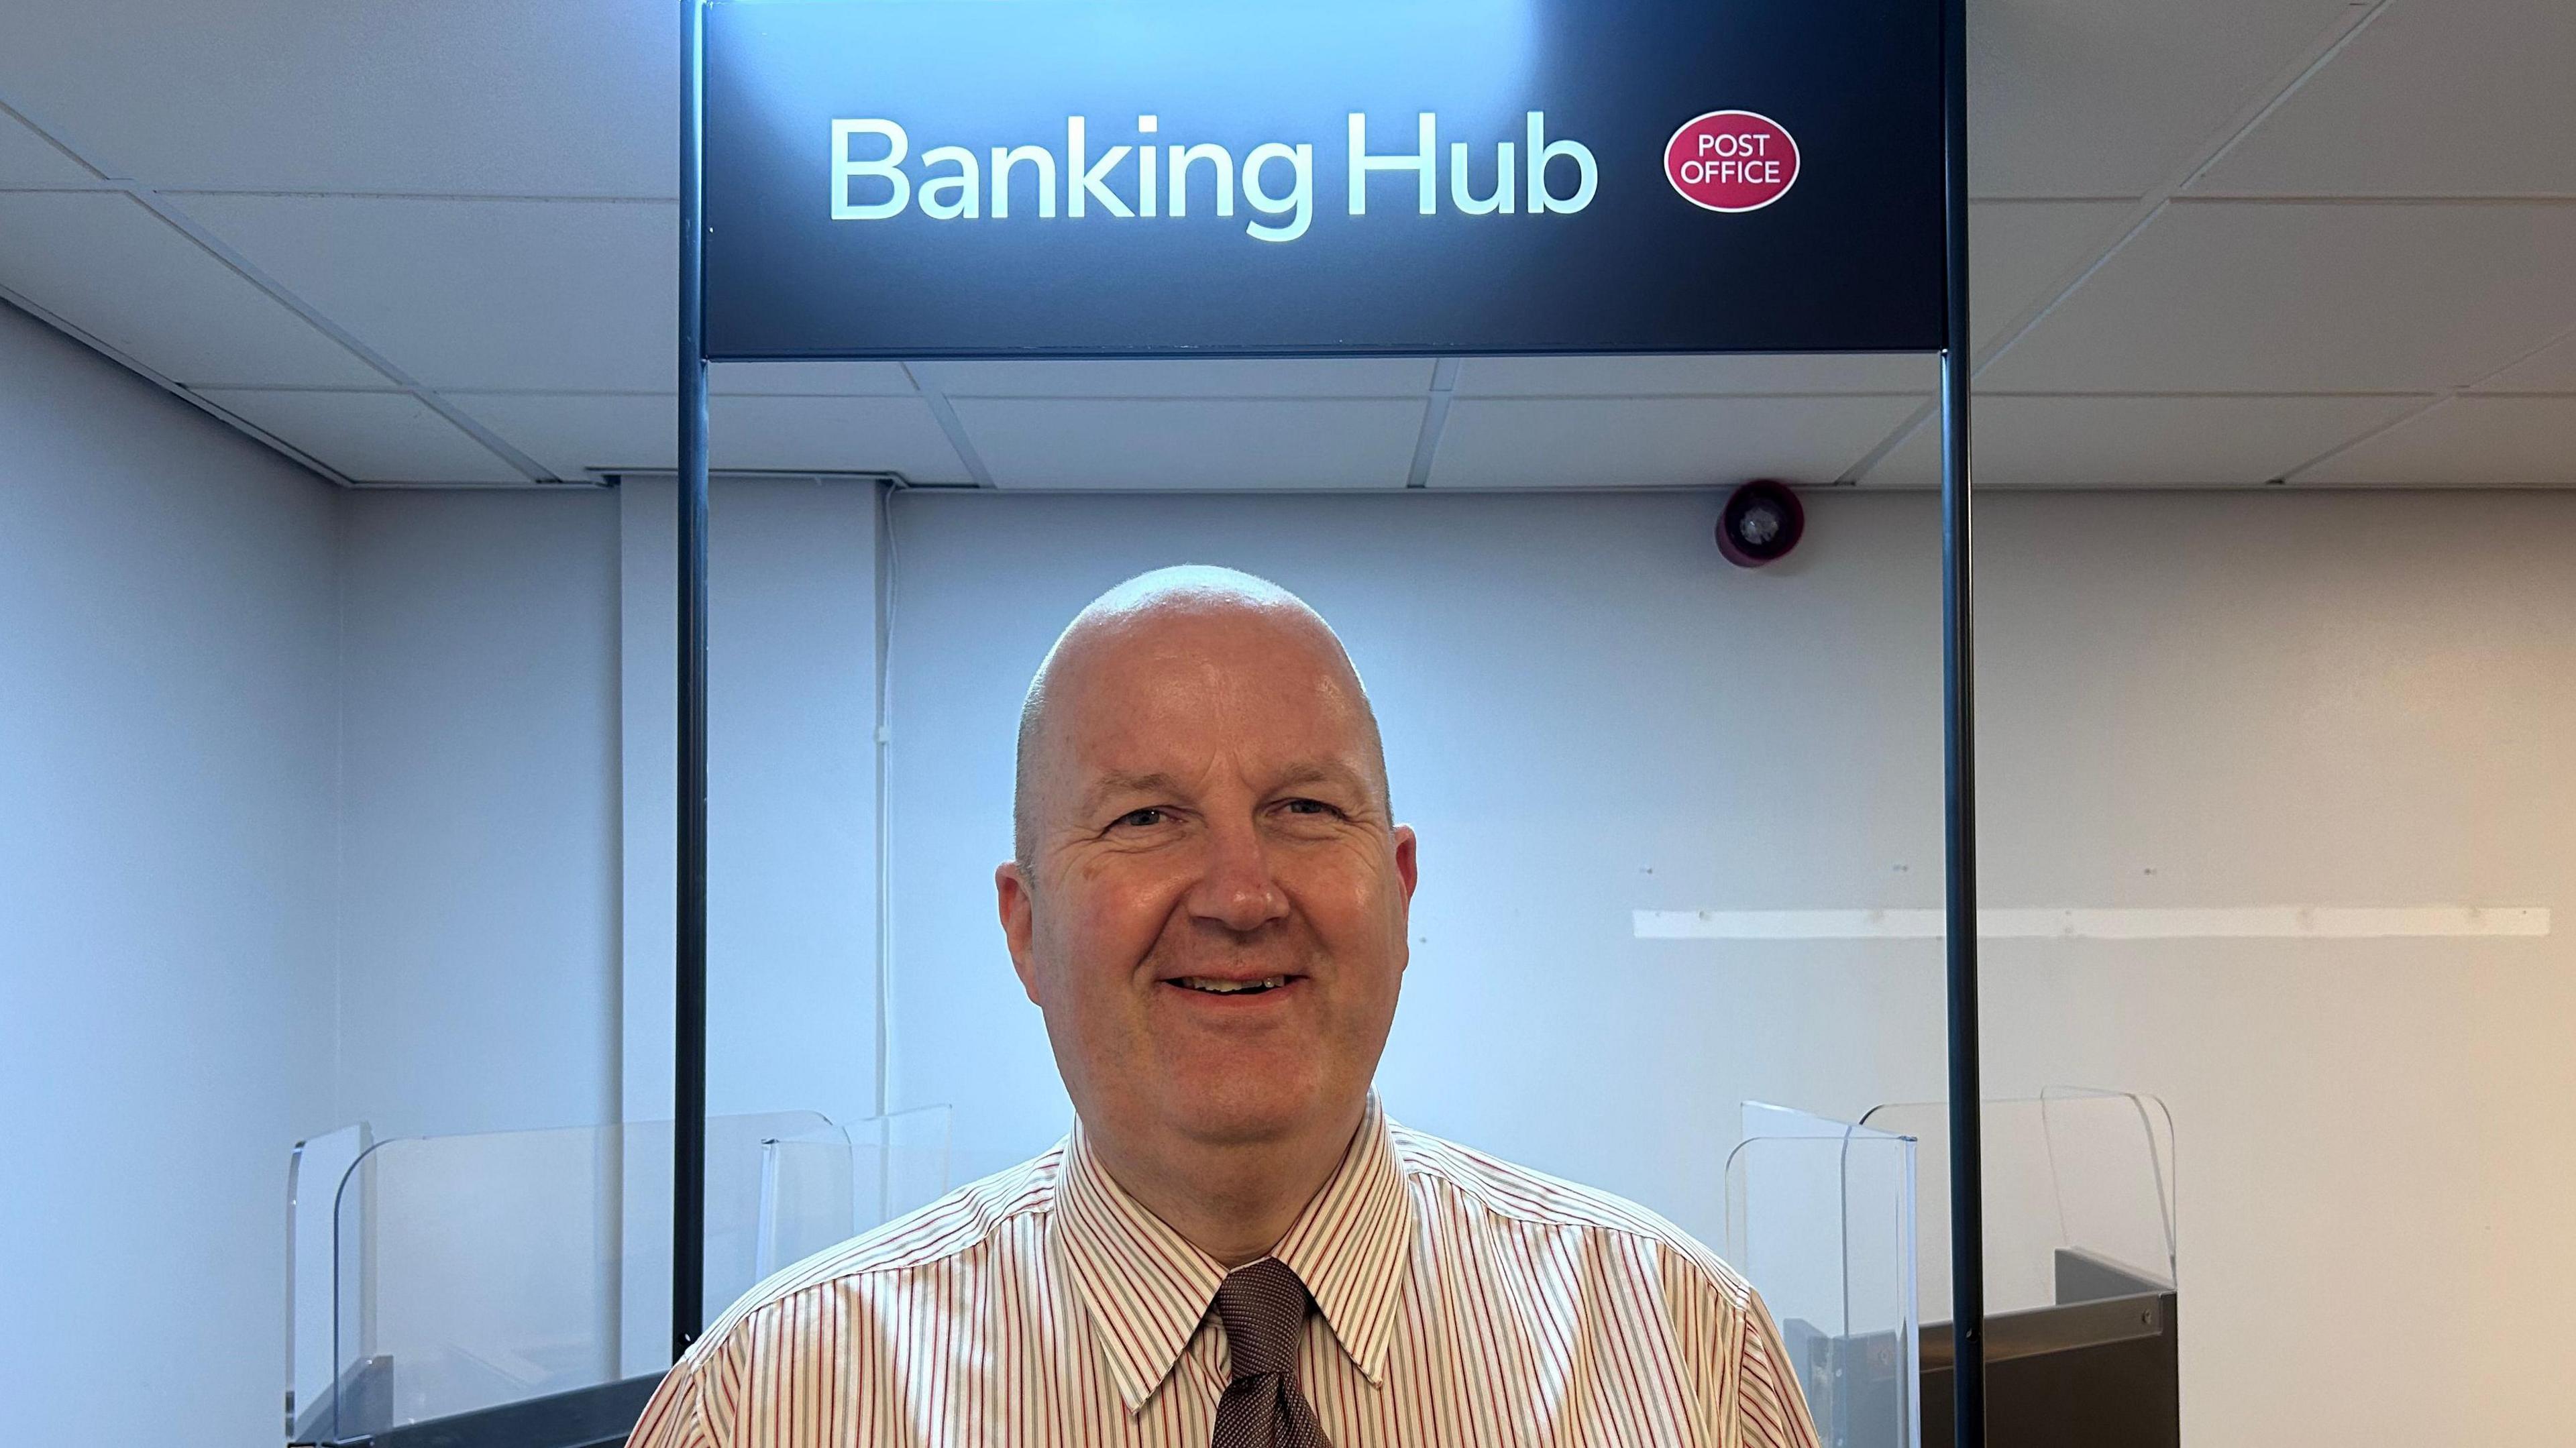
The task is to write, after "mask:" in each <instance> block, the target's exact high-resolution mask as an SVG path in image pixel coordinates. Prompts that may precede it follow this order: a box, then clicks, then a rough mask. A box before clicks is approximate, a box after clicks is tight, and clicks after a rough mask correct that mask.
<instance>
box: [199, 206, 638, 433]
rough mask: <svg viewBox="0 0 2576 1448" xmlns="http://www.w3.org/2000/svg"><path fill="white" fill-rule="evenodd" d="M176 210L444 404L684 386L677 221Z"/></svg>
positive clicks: (446, 212)
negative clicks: (458, 393)
mask: <svg viewBox="0 0 2576 1448" xmlns="http://www.w3.org/2000/svg"><path fill="white" fill-rule="evenodd" d="M177 204H178V206H179V207H180V209H181V210H183V211H185V212H186V213H188V214H189V215H190V216H191V217H193V218H195V219H196V220H197V221H198V222H199V223H200V224H201V225H203V226H204V227H205V228H206V229H207V230H208V231H210V232H212V233H213V234H214V235H216V236H217V237H219V238H221V239H222V240H223V241H224V242H225V243H226V244H227V245H229V246H231V247H233V248H234V249H235V250H236V251H238V252H239V253H240V254H241V255H242V256H243V257H244V258H245V259H246V260H248V261H249V262H250V264H251V265H252V266H255V267H257V268H259V269H260V270H261V271H263V272H266V273H267V274H268V275H269V276H271V277H273V278H275V279H276V280H277V282H278V283H279V284H280V285H282V286H284V287H286V288H287V289H288V290H289V291H292V292H294V293H295V294H296V295H297V296H299V297H301V298H303V300H304V301H305V302H306V303H307V304H308V305H310V306H312V307H313V308H314V309H315V310H317V311H319V312H320V313H321V314H322V315H324V316H326V317H329V318H330V319H331V320H332V321H334V322H336V323H338V324H339V325H340V326H342V327H344V328H346V329H347V330H348V332H349V334H350V335H352V336H354V337H356V338H357V339H358V340H359V341H361V342H363V343H365V344H366V345H367V346H369V347H371V348H373V349H375V350H376V351H377V352H378V353H379V354H381V355H382V356H383V357H384V358H385V359H386V360H387V361H388V362H391V363H392V364H393V365H394V366H396V367H399V368H402V369H403V370H404V371H406V372H408V373H410V374H411V375H412V376H413V378H415V379H416V380H418V381H419V382H421V383H422V384H424V385H426V386H428V387H430V388H432V389H435V390H438V391H448V390H487V389H488V390H499V389H506V388H526V389H529V390H531V391H598V392H646V391H653V390H657V389H661V388H667V387H669V386H671V385H672V376H673V373H674V371H675V370H676V368H677V366H678V362H677V356H676V352H677V342H676V336H677V333H676V327H677V315H678V305H679V304H678V301H677V297H678V292H677V290H676V288H677V282H676V281H675V278H676V277H677V276H678V266H679V261H678V258H679V239H678V237H679V209H678V208H677V207H676V206H672V205H665V204H662V203H659V202H650V203H624V202H606V201H552V202H546V201H487V200H472V201H458V200H434V199H423V198H418V197H355V196H329V197H315V196H213V195H191V196H183V197H179V198H177Z"/></svg>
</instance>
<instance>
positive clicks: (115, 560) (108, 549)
mask: <svg viewBox="0 0 2576 1448" xmlns="http://www.w3.org/2000/svg"><path fill="white" fill-rule="evenodd" d="M334 501H335V500H334V496H333V492H332V489H331V488H330V487H329V486H328V485H326V484H324V483H322V482H321V481H320V480H318V479H316V478H314V477H313V476H311V475H310V474H308V473H305V472H303V471H302V470H300V469H297V468H293V467H290V466H288V465H287V464H285V463H283V462H280V461H279V460H278V459H277V458H276V457H275V455H274V454H271V453H269V452H268V451H266V450H265V449H262V448H260V447H258V446H256V445H254V444H252V443H250V442H247V441H245V440H243V439H242V438H240V437H238V436H237V435H235V434H233V433H231V432H230V431H228V430H226V429H224V428H222V427H219V426H217V425H216V424H214V423H212V422H210V421H208V420H207V419H206V418H205V417H204V416H203V415H202V414H199V413H197V412H196V411H194V410H193V409H191V408H189V407H187V406H186V405H185V404H183V403H180V402H177V401H175V400H173V399H171V398H170V397H168V396H166V395H164V394H162V393H161V392H159V391H157V390H156V389H154V388H152V387H150V386H148V385H146V384H144V383H142V382H139V381H137V380H135V379H134V378H133V377H132V376H130V375H129V374H127V373H125V372H123V371H121V370H119V369H118V368H116V367H115V366H113V365H111V364H109V363H107V362H105V361H103V360H101V359H99V358H98V357H97V356H95V355H94V354H92V353H90V352H89V351H87V350H86V349H84V348H82V347H80V346H78V345H76V344H74V343H72V342H70V341H67V340H65V339H64V338H62V337H61V336H59V335H57V334H55V333H53V332H52V331H50V330H48V329H46V328H44V327H42V326H40V325H38V324H36V323H34V322H32V321H30V320H28V319H27V318H26V317H24V316H22V315H20V314H19V313H17V312H15V311H11V310H9V309H7V308H5V307H0V797H5V798H6V800H7V801H8V803H7V806H6V809H7V814H8V817H9V820H10V826H9V828H8V829H7V830H6V831H0V919H5V920H6V922H7V926H6V930H5V933H0V1100H5V1101H6V1102H8V1103H9V1107H8V1109H7V1110H6V1111H0V1182H5V1185H0V1303H6V1304H8V1309H9V1312H10V1315H11V1319H12V1327H13V1331H12V1333H11V1342H10V1346H9V1349H8V1352H7V1354H6V1356H5V1360H0V1361H5V1365H0V1395H5V1396H6V1398H7V1399H8V1402H9V1408H8V1420H9V1427H8V1430H7V1434H6V1436H7V1437H8V1438H9V1439H10V1441H12V1442H23V1443H73V1442H143V1441H149V1440H155V1439H166V1438H168V1437H169V1436H170V1435H171V1434H172V1433H173V1432H174V1431H176V1432H179V1433H181V1434H182V1435H183V1436H185V1437H186V1438H187V1440H188V1441H190V1442H194V1443H206V1444H222V1445H228V1448H250V1445H253V1444H261V1443H274V1442H276V1441H277V1438H278V1422H279V1402H280V1390H281V1387H282V1385H283V1382H284V1377H285V1366H284V1363H283V1361H282V1357H281V1351H280V1346H279V1344H280V1341H281V1324H280V1323H279V1312H280V1303H281V1302H282V1301H283V1297H284V1284H283V1273H284V1266H283V1264H284V1259H285V1244H284V1239H283V1221H284V1194H285V1167H286V1152H287V1148H288V1147H289V1145H291V1144H292V1143H293V1142H294V1141H295V1140H296V1139H297V1138H298V1137H299V1136H301V1135H304V1134H306V1133H309V1132H313V1131H317V1130H321V1129H324V1128H326V1127H328V1126H329V1125H331V1124H332V1122H331V1120H330V1112H329V1106H330V1088H331V1075H332V1055H333V1038H332V1000H333V982H332V969H331V934H330V922H331V894H332V833H333V818H332V802H333V780H334V773H335V770H336V767H337V727H336V726H337V721H336V715H337V703H336V698H335V689H336V682H335V677H334V675H335V669H336V663H337V657H336V648H337V638H336V635H337V620H336V612H335V609H334V607H333V600H334V592H335V588H336V582H337V564H336V562H335V558H334V532H335V527H334V518H335V509H334Z"/></svg>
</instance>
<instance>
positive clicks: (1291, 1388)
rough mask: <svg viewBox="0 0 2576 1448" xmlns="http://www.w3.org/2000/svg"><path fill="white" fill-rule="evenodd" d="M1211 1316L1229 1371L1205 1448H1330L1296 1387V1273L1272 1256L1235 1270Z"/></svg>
mask: <svg viewBox="0 0 2576 1448" xmlns="http://www.w3.org/2000/svg"><path fill="white" fill-rule="evenodd" d="M1216 1315H1217V1320H1218V1321H1219V1322H1221V1323H1223V1324H1224V1325H1225V1345H1226V1353H1227V1356H1229V1357H1230V1358H1231V1359H1232V1360H1233V1364H1234V1374H1233V1379H1232V1380H1231V1381H1230V1382H1228V1383H1227V1384H1226V1387H1225V1396H1224V1397H1222V1398H1219V1399H1218V1400H1217V1404H1216V1436H1215V1437H1214V1438H1212V1439H1210V1440H1209V1448H1332V1445H1331V1444H1329V1443H1327V1442H1325V1441H1324V1430H1323V1427H1322V1426H1321V1425H1320V1424H1318V1423H1317V1422H1316V1421H1315V1408H1314V1405H1313V1404H1311V1403H1309V1402H1307V1401H1306V1394H1305V1393H1304V1392H1303V1391H1301V1390H1300V1389H1299V1388H1298V1386H1297V1344H1298V1342H1299V1341H1300V1340H1301V1339H1303V1338H1304V1337H1305V1335H1306V1284H1305V1283H1303V1282H1300V1281H1298V1280H1297V1274H1296V1272H1295V1271H1293V1270H1291V1269H1290V1267H1289V1266H1288V1264H1287V1263H1285V1262H1282V1261H1280V1260H1279V1259H1278V1258H1276V1257H1264V1258H1262V1259H1261V1260H1260V1261H1258V1262H1254V1263H1251V1264H1249V1265H1247V1266H1243V1267H1238V1268H1236V1269H1235V1270H1234V1271H1232V1272H1230V1273H1228V1274H1226V1279H1225V1280H1224V1281H1223V1282H1220V1283H1218V1284H1217V1289H1216Z"/></svg>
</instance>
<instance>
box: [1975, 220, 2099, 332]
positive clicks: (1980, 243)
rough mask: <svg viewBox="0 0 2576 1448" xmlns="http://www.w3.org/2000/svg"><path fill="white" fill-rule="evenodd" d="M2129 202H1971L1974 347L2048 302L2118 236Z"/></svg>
mask: <svg viewBox="0 0 2576 1448" xmlns="http://www.w3.org/2000/svg"><path fill="white" fill-rule="evenodd" d="M2136 210H2137V203H2135V202H2132V201H1978V202H1971V203H1969V206H1968V312H1969V315H1970V316H1971V318H1972V319H1973V321H1974V327H1973V329H1972V330H1973V331H1974V334H1975V336H1974V340H1973V342H1972V350H1976V349H1982V348H1985V347H1987V346H1990V345H1992V344H1993V343H1994V342H1995V341H1997V340H1998V339H1999V338H2000V337H2001V335H2002V333H2003V330H2004V329H2005V328H2006V327H2009V326H2011V325H2012V324H2013V323H2014V322H2015V321H2017V320H2019V319H2020V318H2021V316H2022V314H2023V313H2025V312H2027V311H2029V310H2030V309H2031V308H2032V307H2033V306H2036V305H2038V304H2039V303H2041V302H2044V301H2047V300H2049V299H2050V298H2051V297H2052V296H2053V295H2054V292H2055V289H2056V288H2057V287H2059V286H2061V285H2063V284H2064V283H2065V282H2066V281H2069V280H2072V279H2073V275H2074V273H2075V272H2076V270H2077V269H2078V268H2079V267H2082V266H2083V265H2085V264H2086V263H2088V262H2090V261H2092V260H2094V259H2095V258H2097V257H2099V256H2100V255H2101V254H2102V252H2103V251H2104V249H2106V248H2107V247H2109V246H2110V245H2111V244H2112V243H2113V242H2115V241H2117V240H2119V234H2120V227H2121V224H2122V223H2123V222H2125V221H2126V220H2127V219H2128V218H2129V216H2130V215H2131V213H2133V212H2135V211H2136Z"/></svg>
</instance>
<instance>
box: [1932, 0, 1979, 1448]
mask: <svg viewBox="0 0 2576 1448" xmlns="http://www.w3.org/2000/svg"><path fill="white" fill-rule="evenodd" d="M1941 112H1942V116H1941V165H1942V182H1943V187H1944V191H1945V193H1946V197H1947V200H1946V204H1945V207H1944V211H1945V215H1944V232H1945V235H1944V245H1943V253H1944V270H1945V272H1946V275H1947V281H1948V302H1947V304H1946V306H1945V308H1944V310H1945V311H1946V313H1947V314H1948V323H1947V332H1946V334H1945V336H1944V338H1943V342H1942V351H1941V706H1942V714H1941V719H1942V730H1941V735H1942V753H1943V759H1944V766H1945V767H1944V770H1943V804H1944V815H1945V822H1946V829H1945V831H1944V835H1943V840H1942V844H1943V854H1944V857H1945V860H1946V863H1947V866H1948V869H1947V872H1946V873H1947V890H1946V893H1945V896H1944V900H1943V904H1944V906H1945V908H1946V910H1947V912H1948V939H1949V986H1950V991H1949V994H1950V1330H1951V1334H1952V1337H1951V1341H1952V1344H1953V1346H1954V1348H1955V1350H1956V1351H1955V1357H1954V1361H1955V1364H1956V1366H1955V1367H1954V1368H1953V1370H1952V1374H1951V1383H1952V1386H1953V1388H1954V1390H1955V1391H1954V1393H1953V1396H1952V1399H1951V1408H1952V1412H1953V1415H1954V1416H1953V1418H1952V1438H1951V1441H1952V1442H1953V1443H1954V1444H1956V1445H1957V1448H1985V1442H1986V1246H1985V1241H1986V1232H1985V1180H1984V1172H1985V1149H1984V1140H1983V1130H1984V1120H1983V1116H1982V1106H1983V1088H1982V1087H1981V1086H1980V1084H1979V1079H1978V1078H1979V1074H1980V1073H1979V1070H1978V1061H1977V738H1976V716H1977V706H1976V671H1975V668H1974V667H1973V659H1974V651H1973V649H1972V647H1971V645H1972V643H1973V641H1974V634H1975V625H1974V621H1973V619H1972V617H1971V614H1970V609H1969V602H1970V588H1969V582H1970V578H1969V574H1970V563H1971V560H1972V557H1973V554H1974V550H1973V548H1972V547H1971V546H1970V538H1969V532H1968V391H1969V385H1968V383H1969V378H1968V373H1969V368H1970V366H1971V358H1970V355H1969V353H1970V348H1971V345H1972V344H1971V338H1970V335H1969V330H1968V7H1967V0H1941Z"/></svg>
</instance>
